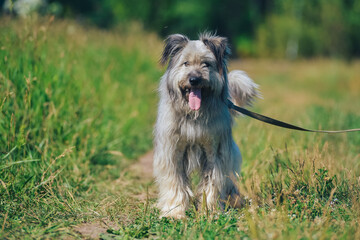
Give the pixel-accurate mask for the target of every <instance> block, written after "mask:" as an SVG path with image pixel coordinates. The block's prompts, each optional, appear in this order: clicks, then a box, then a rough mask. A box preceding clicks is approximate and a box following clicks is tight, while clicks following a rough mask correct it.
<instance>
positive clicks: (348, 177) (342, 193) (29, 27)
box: [0, 17, 360, 239]
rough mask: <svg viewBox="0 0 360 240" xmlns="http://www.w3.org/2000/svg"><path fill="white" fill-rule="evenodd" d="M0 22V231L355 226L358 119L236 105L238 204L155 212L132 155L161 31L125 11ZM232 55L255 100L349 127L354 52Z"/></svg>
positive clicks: (159, 233) (61, 234)
mask: <svg viewBox="0 0 360 240" xmlns="http://www.w3.org/2000/svg"><path fill="white" fill-rule="evenodd" d="M0 25H1V35H0V48H1V49H0V98H1V99H0V228H1V229H0V238H2V239H4V238H5V239H19V238H75V239H77V238H85V237H88V236H85V235H84V234H83V235H82V234H81V233H79V230H77V229H78V227H79V226H82V224H83V223H92V224H95V225H97V226H100V225H101V224H102V225H103V226H105V229H108V231H107V232H103V233H101V235H100V236H101V238H103V239H126V238H128V239H132V238H170V239H174V238H183V239H185V238H187V239H190V238H191V239H192V238H200V239H214V238H215V239H230V238H232V239H233V238H244V239H246V238H248V239H289V238H291V239H295V238H296V239H358V238H360V230H359V229H360V226H359V222H360V199H359V196H360V181H359V176H360V161H359V160H360V148H359V147H360V135H359V133H351V134H339V135H327V134H312V133H301V132H292V131H288V130H283V129H280V128H276V127H272V126H267V125H264V124H262V123H259V122H256V121H255V120H250V119H248V118H241V119H239V120H238V121H237V124H236V127H235V129H234V131H233V134H234V137H235V140H236V142H237V143H238V145H239V146H240V148H241V149H242V153H243V157H244V162H243V168H242V172H241V177H240V179H239V181H238V185H239V188H240V190H241V193H242V194H243V195H244V197H245V199H246V206H245V207H244V208H243V209H239V210H234V209H230V210H229V211H226V212H224V213H221V212H218V213H208V214H206V211H205V213H204V212H197V211H194V210H193V209H190V210H189V212H188V213H187V214H188V218H187V219H185V220H176V221H175V220H171V219H166V218H163V219H159V213H158V210H157V209H156V208H155V207H154V203H155V201H156V189H155V187H154V184H153V183H152V180H151V178H149V177H145V176H144V175H143V174H142V172H141V171H140V170H139V169H138V168H140V167H141V165H134V163H135V162H136V161H135V160H136V159H137V158H138V157H139V156H141V155H142V154H144V153H145V152H147V151H148V150H150V149H151V148H152V142H151V139H152V134H151V133H152V126H153V123H154V120H155V114H156V103H157V93H156V88H157V83H158V79H159V78H160V76H161V73H162V69H160V68H159V67H158V64H157V59H158V58H159V55H160V52H161V47H162V43H161V41H160V40H159V39H158V38H157V37H156V36H155V35H152V34H151V33H146V32H144V31H142V30H141V28H139V27H138V26H137V25H133V26H131V27H130V28H126V29H124V28H118V29H115V30H113V31H111V32H108V31H101V30H98V29H94V28H91V27H84V26H80V25H78V24H76V23H74V22H71V21H60V20H54V19H52V18H36V17H33V18H31V19H27V20H26V21H25V20H19V19H18V20H14V19H7V18H3V19H1V22H0ZM239 68H240V69H243V70H245V71H247V72H248V73H249V75H250V76H251V77H252V78H253V79H255V81H256V82H257V83H259V84H260V86H261V91H262V94H263V97H264V100H259V101H258V102H257V103H256V104H255V106H254V109H255V110H256V111H258V112H261V113H263V114H265V115H269V116H272V117H276V118H279V119H281V120H284V121H289V122H291V123H294V124H298V125H301V126H304V127H309V128H322V129H338V128H355V127H359V123H360V115H359V113H358V109H359V108H360V102H359V101H358V99H359V92H360V81H359V76H360V70H359V69H360V62H358V61H354V62H351V63H346V62H342V61H338V60H325V59H318V60H311V61H305V60H303V61H296V62H285V61H284V62H282V61H276V62H274V61H271V60H244V61H232V62H231V64H230V69H239ZM134 166H135V167H134ZM80 232H81V231H80ZM99 234H100V233H99Z"/></svg>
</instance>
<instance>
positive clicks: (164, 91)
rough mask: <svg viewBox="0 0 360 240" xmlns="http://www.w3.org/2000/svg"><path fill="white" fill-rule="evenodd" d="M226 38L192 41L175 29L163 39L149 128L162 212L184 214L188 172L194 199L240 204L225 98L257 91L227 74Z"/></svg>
mask: <svg viewBox="0 0 360 240" xmlns="http://www.w3.org/2000/svg"><path fill="white" fill-rule="evenodd" d="M229 54H230V50H229V46H228V43H227V39H226V38H224V37H219V36H215V35H212V34H209V33H204V34H201V35H200V40H196V41H191V40H189V39H188V38H187V37H186V36H183V35H180V34H174V35H170V36H169V37H168V38H167V39H166V40H165V48H164V51H163V54H162V58H161V63H162V64H166V63H168V67H167V70H166V72H165V74H164V76H163V77H162V78H161V81H160V86H159V94H160V102H159V106H158V116H157V121H156V126H155V130H154V135H155V136H154V138H155V139H154V144H155V154H154V176H155V179H156V183H157V184H158V187H159V200H158V207H159V208H160V209H161V214H162V215H161V216H167V217H174V218H183V217H185V211H186V210H187V208H188V207H189V205H190V203H191V200H192V199H193V197H194V194H193V191H192V189H191V186H190V179H189V177H190V174H191V172H193V171H194V170H198V171H199V172H200V178H201V180H200V183H199V186H198V189H197V191H196V192H197V194H196V196H195V197H196V198H197V199H199V198H200V199H201V198H202V197H203V198H204V199H206V205H207V207H208V208H210V209H213V210H214V209H216V208H218V207H220V208H221V209H224V206H225V204H226V203H227V202H228V203H229V204H230V205H232V206H234V207H236V206H238V205H239V200H238V197H239V193H238V190H237V187H236V185H235V184H234V182H233V177H234V176H236V175H238V172H239V171H240V165H241V161H242V160H241V154H240V151H239V148H238V147H237V145H236V144H235V142H234V140H233V137H232V134H231V129H232V124H233V117H234V116H235V115H236V114H235V112H232V111H233V110H229V108H228V103H227V100H228V99H230V100H232V101H233V102H235V104H237V105H239V106H243V105H246V104H250V103H251V101H252V100H253V98H254V97H256V96H257V94H258V91H257V85H256V84H255V83H254V82H253V81H252V80H251V79H250V78H249V77H248V76H247V75H246V74H245V73H244V72H242V71H232V72H230V73H229V74H227V66H226V62H227V58H228V56H229Z"/></svg>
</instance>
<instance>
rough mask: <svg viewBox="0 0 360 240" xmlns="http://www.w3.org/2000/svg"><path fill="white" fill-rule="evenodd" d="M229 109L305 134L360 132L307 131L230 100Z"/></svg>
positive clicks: (349, 130)
mask: <svg viewBox="0 0 360 240" xmlns="http://www.w3.org/2000/svg"><path fill="white" fill-rule="evenodd" d="M228 107H229V108H231V109H234V110H235V111H238V112H240V113H242V114H244V115H247V116H249V117H252V118H254V119H256V120H259V121H262V122H265V123H268V124H271V125H275V126H278V127H283V128H288V129H293V130H298V131H304V132H318V133H344V132H357V131H360V128H355V129H346V130H337V131H327V130H310V129H306V128H302V127H298V126H295V125H291V124H289V123H285V122H282V121H279V120H276V119H273V118H270V117H266V116H264V115H261V114H258V113H255V112H251V111H249V110H247V109H245V108H242V107H238V106H236V105H234V104H233V103H232V102H231V101H230V100H228Z"/></svg>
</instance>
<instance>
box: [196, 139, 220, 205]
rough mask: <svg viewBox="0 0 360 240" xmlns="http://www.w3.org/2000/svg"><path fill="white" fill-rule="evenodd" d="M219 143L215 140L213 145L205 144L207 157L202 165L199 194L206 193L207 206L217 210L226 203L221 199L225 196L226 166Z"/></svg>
mask: <svg viewBox="0 0 360 240" xmlns="http://www.w3.org/2000/svg"><path fill="white" fill-rule="evenodd" d="M219 145H220V143H218V142H214V143H213V144H212V145H209V146H205V155H206V159H205V160H204V162H203V163H202V166H201V182H200V185H199V188H198V189H199V190H198V194H199V195H202V196H203V194H205V196H206V204H207V207H208V208H209V209H211V210H216V209H217V208H218V206H219V204H220V208H221V209H223V205H224V204H223V202H222V201H219V200H221V199H222V198H223V197H224V196H223V195H224V186H225V180H226V179H225V167H226V166H225V165H224V163H223V162H222V161H223V159H221V158H220V157H219V156H218V149H219V148H220V146H219ZM200 203H202V199H201V200H200ZM202 204H203V203H202Z"/></svg>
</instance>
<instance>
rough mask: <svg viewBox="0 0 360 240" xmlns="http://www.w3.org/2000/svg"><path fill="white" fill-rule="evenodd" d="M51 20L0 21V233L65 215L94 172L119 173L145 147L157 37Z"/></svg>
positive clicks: (88, 188)
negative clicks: (107, 30)
mask: <svg viewBox="0 0 360 240" xmlns="http://www.w3.org/2000/svg"><path fill="white" fill-rule="evenodd" d="M53 20H54V19H52V18H39V19H38V18H36V17H33V18H31V19H29V18H28V19H26V20H12V19H6V18H3V19H1V23H0V24H1V27H0V28H1V35H0V47H1V50H0V61H1V69H0V96H1V104H0V110H1V111H0V159H1V161H0V181H1V184H0V196H1V204H0V218H1V219H3V222H1V221H0V222H1V223H0V225H1V226H2V227H3V229H4V230H10V233H11V234H10V235H5V236H11V235H12V234H14V232H13V231H16V232H17V234H21V231H23V232H24V233H26V234H32V233H34V234H35V236H37V235H36V234H39V235H41V234H43V233H46V232H47V231H48V230H47V229H48V228H50V229H52V228H53V227H54V224H53V223H52V222H60V221H61V222H62V223H59V224H60V225H63V224H66V223H68V222H69V221H65V220H70V222H71V221H74V220H75V218H78V217H79V216H81V215H82V209H83V207H84V206H86V204H83V203H82V199H84V197H86V196H87V195H89V194H90V193H91V192H93V191H96V189H94V187H96V186H95V185H94V184H93V183H94V182H95V181H101V179H108V178H116V177H118V176H119V175H120V171H121V170H122V169H123V168H124V167H125V166H126V165H128V164H129V162H130V161H129V160H131V159H134V158H136V157H137V156H139V155H141V154H142V153H144V152H146V151H147V150H149V149H150V148H151V147H152V140H151V139H152V124H153V122H154V117H155V112H156V111H155V109H154V106H155V105H156V86H157V81H158V79H159V76H160V71H159V69H158V68H157V61H156V59H157V54H158V47H159V46H161V44H160V41H159V40H158V39H157V38H156V36H154V35H151V34H147V33H144V32H142V31H141V30H139V29H138V30H136V29H135V30H133V31H132V32H126V33H125V32H124V33H123V32H121V30H118V31H117V32H116V33H110V32H106V31H100V30H96V29H92V28H90V29H86V28H84V27H81V26H79V25H78V24H76V23H74V22H68V21H53ZM78 201H80V202H78ZM85 208H86V207H85ZM5 216H6V217H5ZM5 218H7V219H5ZM71 219H72V220H71ZM24 223H26V224H24ZM28 224H29V225H28ZM34 228H41V229H42V230H41V231H40V232H37V231H34ZM42 231H44V232H42ZM51 231H53V229H52V230H51Z"/></svg>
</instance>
